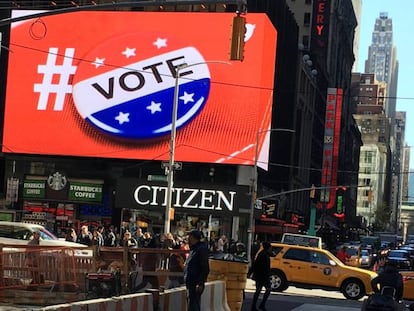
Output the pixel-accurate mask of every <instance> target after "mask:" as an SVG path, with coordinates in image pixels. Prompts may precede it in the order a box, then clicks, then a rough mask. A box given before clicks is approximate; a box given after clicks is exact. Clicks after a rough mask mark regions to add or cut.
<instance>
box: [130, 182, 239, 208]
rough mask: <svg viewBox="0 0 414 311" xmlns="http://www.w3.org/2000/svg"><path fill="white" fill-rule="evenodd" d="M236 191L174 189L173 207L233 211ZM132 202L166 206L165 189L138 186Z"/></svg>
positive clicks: (152, 186) (153, 186)
mask: <svg viewBox="0 0 414 311" xmlns="http://www.w3.org/2000/svg"><path fill="white" fill-rule="evenodd" d="M236 194H237V192H236V191H227V192H225V191H221V190H212V189H196V188H178V187H177V188H174V189H173V203H172V204H173V206H174V207H176V208H180V207H181V208H189V209H203V210H216V211H222V210H226V211H230V212H231V211H233V208H234V198H235V196H236ZM134 200H135V201H136V202H137V203H138V204H139V205H144V206H147V205H150V206H166V205H167V204H166V202H167V187H162V186H155V185H151V186H150V185H140V186H138V187H137V188H136V189H135V191H134Z"/></svg>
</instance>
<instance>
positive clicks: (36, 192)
mask: <svg viewBox="0 0 414 311" xmlns="http://www.w3.org/2000/svg"><path fill="white" fill-rule="evenodd" d="M45 189H46V183H45V180H29V179H26V180H25V181H24V183H23V197H24V198H38V199H43V198H44V197H45Z"/></svg>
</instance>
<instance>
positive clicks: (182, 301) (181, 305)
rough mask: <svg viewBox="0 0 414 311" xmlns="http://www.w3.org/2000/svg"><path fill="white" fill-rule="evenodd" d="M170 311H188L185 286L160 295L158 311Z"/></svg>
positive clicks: (168, 290) (165, 291)
mask: <svg viewBox="0 0 414 311" xmlns="http://www.w3.org/2000/svg"><path fill="white" fill-rule="evenodd" d="M170 310H174V311H186V310H187V289H186V288H185V287H184V286H182V287H176V288H173V289H167V290H164V292H160V293H159V301H158V311H170Z"/></svg>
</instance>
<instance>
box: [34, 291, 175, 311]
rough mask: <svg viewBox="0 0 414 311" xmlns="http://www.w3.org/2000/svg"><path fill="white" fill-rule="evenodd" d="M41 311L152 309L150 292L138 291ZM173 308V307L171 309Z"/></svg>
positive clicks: (126, 310)
mask: <svg viewBox="0 0 414 311" xmlns="http://www.w3.org/2000/svg"><path fill="white" fill-rule="evenodd" d="M37 310H42V311H52V310H57V311H101V310H105V311H153V310H154V307H153V297H152V294H147V293H140V294H130V295H124V296H119V297H112V298H105V299H92V300H85V301H78V302H73V303H70V304H60V305H54V306H48V307H44V308H41V309H37ZM172 310H174V309H172Z"/></svg>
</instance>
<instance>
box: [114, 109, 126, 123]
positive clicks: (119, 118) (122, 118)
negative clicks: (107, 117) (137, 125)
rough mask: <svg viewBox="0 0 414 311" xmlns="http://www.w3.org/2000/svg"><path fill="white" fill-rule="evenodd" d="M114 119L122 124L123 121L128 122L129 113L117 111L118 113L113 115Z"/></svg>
mask: <svg viewBox="0 0 414 311" xmlns="http://www.w3.org/2000/svg"><path fill="white" fill-rule="evenodd" d="M115 120H117V121H118V122H119V124H123V123H124V122H129V113H128V112H127V113H123V112H122V111H120V112H119V115H118V116H116V117H115Z"/></svg>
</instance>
